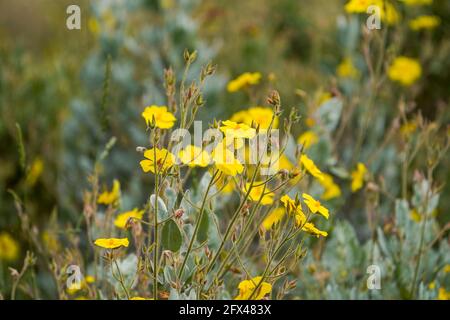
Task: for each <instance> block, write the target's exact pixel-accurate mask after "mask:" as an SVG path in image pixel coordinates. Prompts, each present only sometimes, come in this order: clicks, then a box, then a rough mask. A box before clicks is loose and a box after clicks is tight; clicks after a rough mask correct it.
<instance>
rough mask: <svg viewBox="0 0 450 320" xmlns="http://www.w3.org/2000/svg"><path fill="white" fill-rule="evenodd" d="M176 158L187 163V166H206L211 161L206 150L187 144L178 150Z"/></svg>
mask: <svg viewBox="0 0 450 320" xmlns="http://www.w3.org/2000/svg"><path fill="white" fill-rule="evenodd" d="M178 158H179V159H180V161H181V162H182V163H184V164H187V165H188V166H189V167H195V166H199V167H207V166H208V165H209V164H210V162H211V157H210V156H209V154H208V152H206V151H205V150H202V148H200V147H197V146H193V145H189V146H187V147H186V148H184V149H183V150H181V151H180V152H178Z"/></svg>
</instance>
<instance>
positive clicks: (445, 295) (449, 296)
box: [438, 288, 450, 300]
mask: <svg viewBox="0 0 450 320" xmlns="http://www.w3.org/2000/svg"><path fill="white" fill-rule="evenodd" d="M438 300H450V292H447V291H446V290H445V288H439V293H438Z"/></svg>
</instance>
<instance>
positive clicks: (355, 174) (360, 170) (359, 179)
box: [351, 162, 367, 192]
mask: <svg viewBox="0 0 450 320" xmlns="http://www.w3.org/2000/svg"><path fill="white" fill-rule="evenodd" d="M366 172H367V168H366V166H365V165H364V163H361V162H358V164H357V165H356V170H354V171H352V173H351V176H352V186H351V188H352V192H356V191H358V190H359V189H361V188H362V186H363V184H364V176H365V175H366Z"/></svg>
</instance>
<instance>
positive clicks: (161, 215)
mask: <svg viewBox="0 0 450 320" xmlns="http://www.w3.org/2000/svg"><path fill="white" fill-rule="evenodd" d="M155 199H156V196H155V195H154V194H152V195H151V196H150V205H151V206H152V208H153V210H155ZM167 218H169V212H168V211H167V207H166V204H165V203H164V201H163V199H161V197H158V221H163V220H166V219H167Z"/></svg>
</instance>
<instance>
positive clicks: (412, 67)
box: [388, 56, 422, 86]
mask: <svg viewBox="0 0 450 320" xmlns="http://www.w3.org/2000/svg"><path fill="white" fill-rule="evenodd" d="M421 74H422V67H421V66H420V64H419V62H418V61H417V60H415V59H411V58H408V57H404V56H400V57H397V58H395V59H394V61H393V62H392V64H391V65H390V66H389V68H388V76H389V78H390V79H391V80H393V81H397V82H399V83H400V84H402V85H404V86H410V85H412V84H413V83H414V82H416V80H417V79H419V78H420V75H421Z"/></svg>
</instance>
